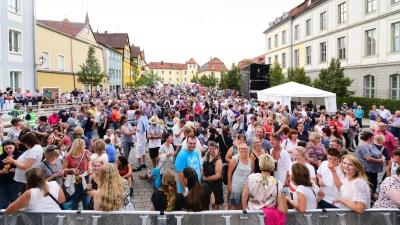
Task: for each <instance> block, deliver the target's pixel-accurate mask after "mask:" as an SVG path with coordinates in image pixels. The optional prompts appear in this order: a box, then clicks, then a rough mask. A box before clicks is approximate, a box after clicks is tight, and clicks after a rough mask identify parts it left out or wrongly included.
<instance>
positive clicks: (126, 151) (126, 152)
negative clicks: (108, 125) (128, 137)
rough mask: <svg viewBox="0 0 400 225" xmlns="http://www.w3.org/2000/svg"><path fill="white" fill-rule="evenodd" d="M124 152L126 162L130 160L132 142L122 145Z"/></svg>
mask: <svg viewBox="0 0 400 225" xmlns="http://www.w3.org/2000/svg"><path fill="white" fill-rule="evenodd" d="M121 145H122V150H123V151H124V156H125V158H126V160H128V159H129V153H130V152H131V147H132V142H123V143H121Z"/></svg>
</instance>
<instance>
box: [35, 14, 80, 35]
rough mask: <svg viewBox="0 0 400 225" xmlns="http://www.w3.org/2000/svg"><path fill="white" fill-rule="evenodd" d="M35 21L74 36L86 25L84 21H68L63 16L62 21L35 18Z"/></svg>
mask: <svg viewBox="0 0 400 225" xmlns="http://www.w3.org/2000/svg"><path fill="white" fill-rule="evenodd" d="M37 22H39V23H42V24H44V25H46V26H48V27H50V28H52V29H54V30H58V31H60V32H63V33H65V34H69V35H71V36H76V35H77V34H79V32H81V30H83V29H84V28H85V27H86V26H87V24H86V23H75V22H69V20H68V19H67V18H65V19H64V20H63V21H53V20H37Z"/></svg>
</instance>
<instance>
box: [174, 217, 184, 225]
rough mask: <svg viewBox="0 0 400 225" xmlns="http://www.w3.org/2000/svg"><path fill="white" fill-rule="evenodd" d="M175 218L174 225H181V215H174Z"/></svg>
mask: <svg viewBox="0 0 400 225" xmlns="http://www.w3.org/2000/svg"><path fill="white" fill-rule="evenodd" d="M175 218H176V225H181V224H182V218H183V215H180V216H177V215H175Z"/></svg>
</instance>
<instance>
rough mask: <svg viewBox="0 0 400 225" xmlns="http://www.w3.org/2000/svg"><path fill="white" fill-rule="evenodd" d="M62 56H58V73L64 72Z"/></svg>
mask: <svg viewBox="0 0 400 225" xmlns="http://www.w3.org/2000/svg"><path fill="white" fill-rule="evenodd" d="M64 62H65V61H64V56H63V55H58V70H59V71H64V70H65V66H64V64H65V63H64Z"/></svg>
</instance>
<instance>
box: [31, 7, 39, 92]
mask: <svg viewBox="0 0 400 225" xmlns="http://www.w3.org/2000/svg"><path fill="white" fill-rule="evenodd" d="M32 4H33V7H32V8H33V65H32V66H33V84H34V85H35V89H36V88H38V82H37V80H38V78H37V70H36V0H33V1H32Z"/></svg>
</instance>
